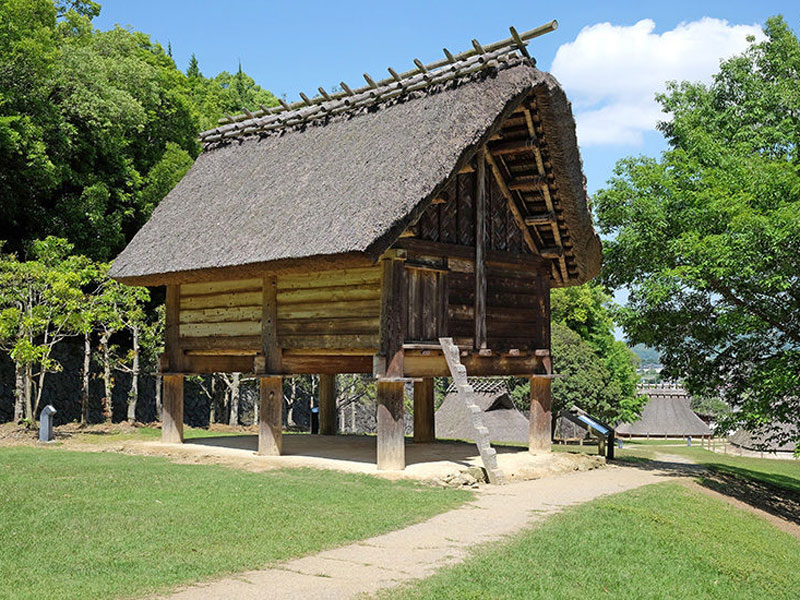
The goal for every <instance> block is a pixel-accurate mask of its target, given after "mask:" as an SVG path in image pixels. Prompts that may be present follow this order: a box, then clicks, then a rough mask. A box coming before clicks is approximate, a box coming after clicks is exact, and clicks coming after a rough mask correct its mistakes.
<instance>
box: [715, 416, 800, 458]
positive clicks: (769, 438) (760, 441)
mask: <svg viewBox="0 0 800 600" xmlns="http://www.w3.org/2000/svg"><path fill="white" fill-rule="evenodd" d="M777 437H790V438H793V439H789V440H787V441H785V442H778V441H777V439H776V438H777ZM798 437H800V434H799V433H798V430H797V427H796V426H794V425H789V424H787V423H775V424H774V425H772V426H767V427H764V428H763V429H761V430H757V431H746V430H744V429H740V430H739V431H737V432H736V433H734V434H733V435H731V436H730V437H729V438H728V440H729V441H730V443H731V444H734V445H735V446H741V447H742V448H747V449H748V450H762V451H765V452H794V451H795V449H796V448H797V439H798Z"/></svg>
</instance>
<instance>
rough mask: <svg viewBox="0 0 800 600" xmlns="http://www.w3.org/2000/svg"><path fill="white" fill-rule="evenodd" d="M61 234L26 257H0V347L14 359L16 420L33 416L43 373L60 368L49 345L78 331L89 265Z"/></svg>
mask: <svg viewBox="0 0 800 600" xmlns="http://www.w3.org/2000/svg"><path fill="white" fill-rule="evenodd" d="M71 250H72V245H71V244H69V243H68V242H67V241H66V240H63V239H59V238H53V237H50V238H47V239H45V240H42V241H39V242H35V243H34V244H33V245H32V248H31V256H30V257H29V260H25V261H20V260H19V259H18V257H17V256H16V255H14V254H7V255H3V256H0V348H2V349H4V350H5V351H7V352H8V354H9V356H10V357H11V360H12V361H14V367H15V372H16V379H17V382H18V385H17V398H16V406H15V411H14V415H15V418H19V417H20V416H24V418H25V419H27V420H28V421H29V422H33V421H34V420H35V419H36V417H37V414H38V412H37V409H38V406H39V401H40V400H41V396H42V390H43V389H44V381H45V376H46V375H47V374H48V373H54V372H58V371H60V370H61V364H60V363H59V362H58V361H57V360H56V359H55V358H54V357H53V348H54V347H55V346H56V345H57V344H59V343H60V342H61V341H63V340H64V339H66V338H67V337H70V336H73V335H77V334H78V333H79V332H80V331H81V325H82V323H81V317H80V311H81V307H82V305H83V299H84V294H83V286H84V285H86V284H87V283H88V281H89V280H90V278H91V273H92V270H91V264H90V262H89V261H88V260H87V259H86V258H84V257H82V256H74V255H71V254H70V252H71Z"/></svg>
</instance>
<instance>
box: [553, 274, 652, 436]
mask: <svg viewBox="0 0 800 600" xmlns="http://www.w3.org/2000/svg"><path fill="white" fill-rule="evenodd" d="M550 303H551V306H552V320H553V323H558V324H561V325H564V326H565V327H567V328H568V329H569V330H571V331H573V332H575V333H576V334H577V335H578V336H579V337H580V338H581V340H583V341H584V342H585V346H584V345H576V344H574V343H567V340H566V335H567V334H566V333H565V332H563V331H559V330H558V329H554V330H553V342H552V343H553V349H552V352H553V361H554V364H553V368H554V370H555V372H556V373H562V371H564V370H566V371H568V372H570V373H572V374H571V375H569V376H571V377H581V376H582V375H583V374H581V372H580V369H579V368H577V367H576V366H575V365H576V364H577V363H576V361H579V359H578V356H577V355H576V354H575V352H574V351H577V350H579V351H580V352H584V353H586V352H587V351H589V350H591V351H592V353H593V356H591V357H587V358H586V360H589V361H590V362H591V363H592V364H594V363H595V362H598V361H599V363H600V366H602V376H600V380H601V381H602V382H603V383H602V385H603V390H602V394H601V395H602V400H601V399H600V396H599V395H598V394H597V393H591V392H589V391H588V390H587V393H588V395H587V398H586V400H585V401H584V402H583V404H585V405H586V406H584V405H583V404H581V402H579V401H578V398H574V397H572V396H565V397H564V398H559V397H558V395H559V394H561V393H565V394H566V392H567V390H568V389H569V388H570V384H569V383H568V382H566V380H564V381H561V380H559V381H556V382H554V385H553V397H554V399H555V400H556V402H557V403H558V404H561V405H563V407H564V408H568V407H569V406H571V405H572V403H576V404H578V405H579V406H581V408H583V409H584V410H587V411H589V410H590V409H589V408H587V406H594V407H597V408H596V409H595V410H597V411H599V412H598V414H602V415H603V416H604V418H606V419H607V420H608V421H610V422H616V421H620V420H621V421H628V420H631V419H633V418H635V417H636V415H637V414H638V412H639V411H640V410H641V408H642V406H643V405H644V398H643V397H641V396H639V395H638V394H637V389H636V385H637V383H638V382H639V377H638V375H637V374H636V367H637V365H638V362H639V361H638V358H637V357H636V355H635V353H634V352H633V351H632V350H631V349H630V348H628V346H627V345H626V344H625V343H624V342H622V341H620V340H617V339H615V337H614V319H613V313H614V310H615V309H614V303H613V302H612V299H611V297H610V296H609V295H608V294H607V293H606V292H605V291H603V288H602V287H601V286H600V285H599V284H597V283H587V284H584V285H580V286H574V287H567V288H559V289H554V290H553V291H552V292H551V294H550ZM556 334H558V337H556ZM559 352H567V354H568V355H569V358H567V356H563V357H559ZM559 361H560V362H561V365H559ZM562 367H563V368H562ZM592 368H594V367H592ZM586 375H587V376H588V374H586ZM569 376H568V377H569ZM576 389H586V388H582V387H580V386H578V387H577V388H576Z"/></svg>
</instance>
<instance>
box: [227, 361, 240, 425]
mask: <svg viewBox="0 0 800 600" xmlns="http://www.w3.org/2000/svg"><path fill="white" fill-rule="evenodd" d="M241 375H242V374H241V373H234V374H233V381H232V382H231V386H230V388H231V415H230V419H229V420H228V424H229V425H238V424H239V378H240V377H241Z"/></svg>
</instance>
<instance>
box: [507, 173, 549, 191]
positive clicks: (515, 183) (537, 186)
mask: <svg viewBox="0 0 800 600" xmlns="http://www.w3.org/2000/svg"><path fill="white" fill-rule="evenodd" d="M544 184H545V183H544V180H542V179H541V178H540V177H533V178H530V179H512V180H511V181H509V182H508V189H510V190H513V191H515V192H538V191H540V190H541V189H542V186H543V185H544Z"/></svg>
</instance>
